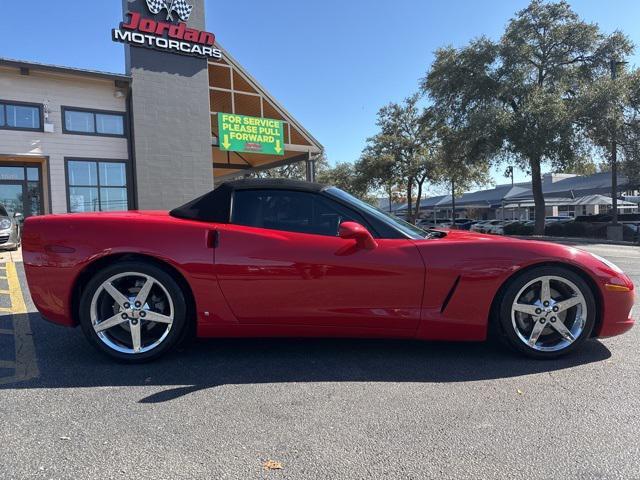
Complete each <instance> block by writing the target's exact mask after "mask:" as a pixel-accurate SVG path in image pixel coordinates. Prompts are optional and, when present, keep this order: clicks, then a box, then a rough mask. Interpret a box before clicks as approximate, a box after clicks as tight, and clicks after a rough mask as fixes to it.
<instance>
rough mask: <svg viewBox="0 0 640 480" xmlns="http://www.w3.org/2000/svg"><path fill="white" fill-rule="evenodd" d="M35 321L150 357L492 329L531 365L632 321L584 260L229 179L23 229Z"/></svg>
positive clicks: (622, 289)
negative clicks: (218, 346) (249, 340)
mask: <svg viewBox="0 0 640 480" xmlns="http://www.w3.org/2000/svg"><path fill="white" fill-rule="evenodd" d="M23 255H24V264H25V268H26V273H27V279H28V282H29V287H30V290H31V295H32V297H33V301H34V302H35V304H36V306H37V307H38V309H39V310H40V312H41V313H42V315H43V317H44V318H47V319H48V320H50V321H52V322H55V323H58V324H62V325H68V326H76V325H80V326H81V327H82V331H83V332H84V334H85V335H86V337H87V339H88V340H89V342H91V343H92V344H93V345H94V346H96V347H97V348H98V349H99V350H101V351H103V352H105V353H107V354H108V355H111V356H112V357H115V358H116V359H119V360H124V361H128V362H138V361H143V360H149V359H152V358H155V357H158V356H159V355H161V354H163V353H165V352H166V351H167V350H169V349H170V348H171V347H173V346H174V345H176V344H177V343H178V342H179V341H181V340H182V339H183V338H185V337H188V336H190V335H193V334H195V335H197V336H199V337H249V336H251V337H276V336H288V337H337V336H340V337H393V338H413V339H424V340H469V341H472V340H484V339H485V338H487V336H488V335H489V334H494V335H497V336H499V337H501V338H503V339H504V341H506V343H508V344H509V345H511V347H513V348H515V349H516V350H518V351H520V352H522V353H524V354H527V355H530V356H533V357H538V358H548V357H556V356H558V355H561V354H565V353H569V352H571V351H573V350H575V349H576V348H577V347H578V346H579V345H580V344H581V343H582V342H584V341H586V340H587V339H588V338H590V337H606V336H612V335H618V334H621V333H623V332H625V331H627V330H629V329H630V328H631V326H632V325H633V320H632V318H631V317H630V311H631V308H632V306H633V301H634V292H633V289H634V286H633V283H632V282H631V280H630V279H629V277H627V276H626V275H625V274H624V273H623V272H622V271H621V270H620V269H619V268H618V267H616V266H615V265H613V264H611V263H610V262H608V261H607V260H605V259H603V258H600V257H598V256H596V255H593V254H590V253H587V252H584V251H581V250H577V249H575V248H571V247H566V246H562V245H557V244H553V243H546V242H535V241H521V240H515V239H509V238H504V237H496V236H485V235H480V234H475V233H472V232H468V231H456V230H451V231H446V232H442V231H436V230H429V231H425V230H420V229H418V228H416V227H414V226H412V225H409V224H407V223H404V222H403V221H401V220H398V219H397V218H395V217H390V216H389V215H387V214H386V213H383V212H382V211H380V210H378V209H376V208H374V207H372V206H370V205H368V204H366V203H364V202H362V201H360V200H358V199H356V198H354V197H352V196H351V195H349V194H347V193H345V192H344V191H342V190H339V189H337V188H334V187H325V186H322V185H318V184H314V183H307V182H295V181H289V180H286V181H278V180H240V181H234V182H229V183H224V184H221V185H220V186H219V187H218V188H216V189H215V190H213V191H212V192H210V193H207V194H206V195H203V196H202V197H199V198H197V199H195V200H193V201H192V202H190V203H188V204H186V205H184V206H182V207H180V208H177V209H175V210H172V211H171V212H159V211H158V212H156V211H153V212H143V211H130V212H119V213H92V214H69V215H48V216H43V217H31V218H29V219H28V220H27V221H26V224H25V228H24V237H23Z"/></svg>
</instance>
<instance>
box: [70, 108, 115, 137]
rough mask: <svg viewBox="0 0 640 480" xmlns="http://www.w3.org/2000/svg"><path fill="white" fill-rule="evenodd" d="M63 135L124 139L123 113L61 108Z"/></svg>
mask: <svg viewBox="0 0 640 480" xmlns="http://www.w3.org/2000/svg"><path fill="white" fill-rule="evenodd" d="M62 112H63V116H64V133H73V134H79V135H104V136H110V137H124V132H125V128H124V113H110V112H100V111H91V110H81V109H73V108H66V107H63V109H62Z"/></svg>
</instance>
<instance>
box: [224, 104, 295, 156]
mask: <svg viewBox="0 0 640 480" xmlns="http://www.w3.org/2000/svg"><path fill="white" fill-rule="evenodd" d="M283 124H284V122H283V121H282V120H272V119H270V118H259V117H247V116H245V115H234V114H231V113H218V131H219V132H220V140H219V143H220V150H224V151H227V152H246V153H262V154H265V155H284V130H283V129H284V125H283Z"/></svg>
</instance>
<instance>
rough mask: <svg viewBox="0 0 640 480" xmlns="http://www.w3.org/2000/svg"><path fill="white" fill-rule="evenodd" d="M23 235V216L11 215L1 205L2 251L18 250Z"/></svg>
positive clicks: (0, 237)
mask: <svg viewBox="0 0 640 480" xmlns="http://www.w3.org/2000/svg"><path fill="white" fill-rule="evenodd" d="M21 233H22V214H21V213H18V212H16V213H14V214H13V216H12V215H9V214H8V213H7V209H6V208H4V206H3V205H0V250H17V249H18V247H19V246H20V235H21Z"/></svg>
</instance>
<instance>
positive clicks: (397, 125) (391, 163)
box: [356, 94, 436, 219]
mask: <svg viewBox="0 0 640 480" xmlns="http://www.w3.org/2000/svg"><path fill="white" fill-rule="evenodd" d="M419 101H420V97H419V95H417V94H416V95H412V96H410V97H408V98H407V99H405V100H404V102H402V103H400V104H398V103H390V104H388V105H387V106H385V107H383V108H381V109H380V110H379V112H378V120H377V126H378V129H379V131H378V133H377V134H376V135H375V136H373V137H371V138H369V139H368V141H367V146H366V147H365V149H364V151H363V153H362V157H361V158H360V160H359V161H358V163H357V165H356V171H357V172H358V174H359V176H360V178H361V179H362V182H363V184H364V185H366V186H367V187H368V188H369V189H383V190H384V191H385V192H386V193H388V194H391V193H392V192H393V190H394V189H398V188H402V189H403V190H404V192H405V193H406V197H405V198H406V200H407V207H408V217H409V218H410V219H413V218H415V216H416V215H417V212H418V210H419V208H420V199H421V197H422V192H423V188H424V185H425V182H427V181H430V180H433V179H434V178H435V172H436V167H435V154H434V144H435V129H434V128H432V125H431V124H430V123H429V122H425V117H424V111H423V109H422V108H421V107H420V106H419ZM388 196H390V197H391V195H388ZM414 199H415V200H414Z"/></svg>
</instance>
